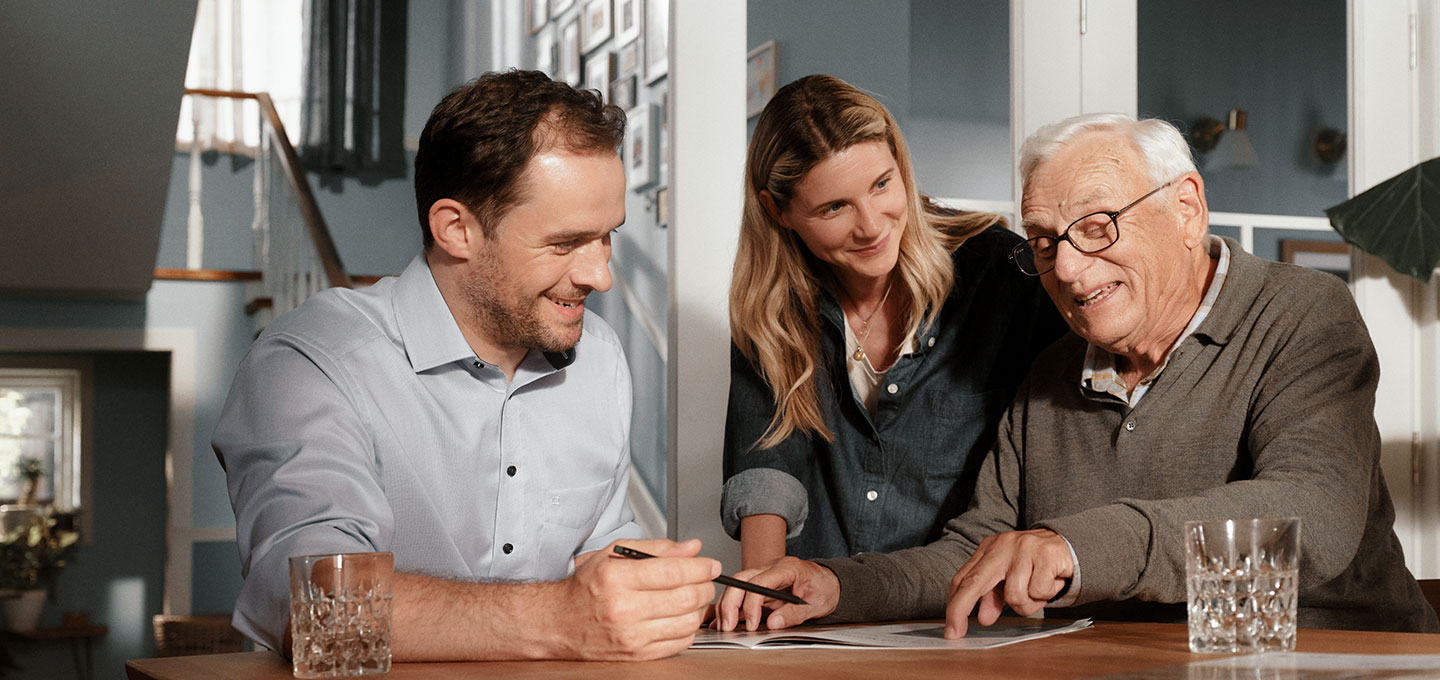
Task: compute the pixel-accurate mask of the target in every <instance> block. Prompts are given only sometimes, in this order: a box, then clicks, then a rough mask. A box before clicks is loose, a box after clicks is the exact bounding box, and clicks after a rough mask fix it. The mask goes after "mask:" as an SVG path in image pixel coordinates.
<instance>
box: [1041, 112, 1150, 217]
mask: <svg viewBox="0 0 1440 680" xmlns="http://www.w3.org/2000/svg"><path fill="white" fill-rule="evenodd" d="M1148 184H1149V167H1148V165H1147V164H1146V162H1145V159H1144V157H1143V156H1142V155H1141V153H1140V150H1139V149H1138V148H1136V146H1135V144H1134V142H1132V141H1131V140H1130V138H1129V136H1127V135H1125V134H1123V133H1119V132H1111V131H1102V132H1092V133H1088V134H1083V135H1081V136H1078V137H1075V138H1073V139H1069V140H1066V141H1065V142H1064V143H1062V144H1061V145H1060V147H1059V149H1058V150H1056V152H1055V153H1054V154H1052V155H1051V156H1050V157H1049V158H1047V159H1046V160H1043V161H1041V162H1040V163H1039V164H1038V165H1036V166H1035V169H1034V170H1033V171H1032V172H1031V173H1030V175H1029V176H1027V177H1025V178H1024V186H1023V188H1022V192H1021V199H1020V203H1021V212H1022V213H1029V212H1030V211H1031V210H1032V209H1035V210H1039V209H1048V210H1055V209H1061V211H1062V212H1068V210H1067V208H1075V209H1083V208H1087V207H1091V206H1095V205H1098V203H1099V202H1104V201H1108V200H1113V199H1116V198H1119V197H1124V196H1128V195H1129V194H1130V193H1133V192H1134V191H1136V190H1137V189H1138V190H1140V191H1141V192H1142V193H1143V191H1145V190H1146V189H1147V188H1148ZM1126 200H1129V199H1128V198H1127V199H1126ZM1101 207H1102V208H1104V209H1109V210H1114V209H1116V208H1119V207H1120V206H1119V205H1110V206H1101ZM1096 209H1100V208H1096ZM1074 216H1077V217H1078V216H1079V213H1077V214H1075V215H1074Z"/></svg>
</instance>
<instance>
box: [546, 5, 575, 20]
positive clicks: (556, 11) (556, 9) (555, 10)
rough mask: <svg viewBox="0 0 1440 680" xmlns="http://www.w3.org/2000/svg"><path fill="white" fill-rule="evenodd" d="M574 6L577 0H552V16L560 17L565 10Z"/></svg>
mask: <svg viewBox="0 0 1440 680" xmlns="http://www.w3.org/2000/svg"><path fill="white" fill-rule="evenodd" d="M574 6H575V0H550V16H551V17H553V18H556V19H559V18H560V15H561V14H564V13H565V10H567V9H570V8H571V7H574Z"/></svg>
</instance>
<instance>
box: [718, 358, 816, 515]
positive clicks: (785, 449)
mask: <svg viewBox="0 0 1440 680" xmlns="http://www.w3.org/2000/svg"><path fill="white" fill-rule="evenodd" d="M774 415H775V400H774V398H773V397H772V396H771V392H770V386H769V385H767V384H766V383H765V380H764V379H763V378H761V377H760V374H759V373H758V372H757V371H756V370H755V369H754V367H753V366H751V364H750V360H748V359H746V358H745V356H744V355H743V354H741V353H740V350H739V349H738V348H736V347H735V345H734V344H731V346H730V401H729V406H728V408H727V411H726V414H725V456H724V466H725V488H724V491H723V493H722V496H721V500H720V521H721V524H722V525H723V526H724V527H725V532H726V533H728V534H730V536H731V537H732V538H737V539H738V538H739V537H740V520H741V519H743V518H745V517H749V516H751V515H767V514H768V515H779V516H780V517H782V518H784V519H785V525H786V529H785V533H786V538H794V537H796V536H798V535H800V531H801V529H803V528H804V527H805V519H806V517H807V516H808V514H809V509H810V497H809V492H808V491H807V485H806V481H807V479H806V478H807V477H808V476H809V469H810V465H809V463H810V461H809V456H810V449H811V448H812V444H811V442H810V439H809V437H808V436H806V435H805V434H802V433H799V432H793V433H791V434H790V436H789V437H787V438H786V439H785V440H784V441H781V442H780V443H779V444H777V445H775V446H773V447H771V448H768V449H761V448H759V446H758V445H757V443H756V442H758V441H759V440H760V438H761V437H763V436H764V434H765V431H766V428H767V427H769V425H770V420H771V419H772V418H773V417H774Z"/></svg>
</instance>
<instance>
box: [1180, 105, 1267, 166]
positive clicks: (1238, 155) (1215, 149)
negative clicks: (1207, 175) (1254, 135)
mask: <svg viewBox="0 0 1440 680" xmlns="http://www.w3.org/2000/svg"><path fill="white" fill-rule="evenodd" d="M1190 144H1191V145H1193V146H1194V147H1195V150H1196V151H1199V152H1201V153H1206V154H1207V155H1208V159H1209V165H1210V167H1212V168H1217V169H1218V168H1253V167H1256V166H1258V165H1260V157H1259V156H1256V155H1255V146H1254V145H1253V144H1251V143H1250V136H1249V135H1248V134H1246V132H1245V110H1244V109H1230V114H1229V116H1228V117H1227V120H1226V122H1224V123H1221V122H1220V121H1218V120H1215V119H1214V118H1201V119H1200V120H1197V121H1195V123H1194V124H1193V125H1191V126H1190Z"/></svg>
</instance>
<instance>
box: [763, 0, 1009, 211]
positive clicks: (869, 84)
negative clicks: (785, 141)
mask: <svg viewBox="0 0 1440 680" xmlns="http://www.w3.org/2000/svg"><path fill="white" fill-rule="evenodd" d="M1009 8H1010V5H1009V3H1008V2H1007V1H1006V0H969V1H967V2H951V1H949V0H908V1H904V2H902V1H893V2H870V1H867V0H843V1H840V2H834V1H831V0H788V1H787V2H768V1H765V0H752V1H751V2H750V3H749V13H748V15H747V22H748V27H747V30H748V33H749V44H750V46H751V47H752V48H753V47H756V46H759V45H761V44H763V43H765V42H767V41H770V40H774V41H776V43H777V44H778V46H779V54H780V59H779V61H780V74H779V75H780V82H781V84H784V83H788V82H790V81H792V80H795V79H796V78H799V77H801V76H805V75H809V74H812V73H826V74H829V75H833V76H836V77H838V78H841V79H842V80H845V81H846V82H848V83H850V84H851V85H854V86H856V87H858V88H860V89H862V90H865V91H867V92H869V93H871V94H872V95H874V96H875V97H876V98H877V99H879V100H880V102H881V103H883V104H885V106H886V108H888V109H890V113H891V114H892V115H894V116H895V119H896V121H897V122H898V123H899V124H900V129H901V131H902V132H903V133H904V134H905V138H906V142H907V143H908V145H909V147H910V154H911V158H912V160H913V161H914V166H915V175H916V181H917V182H918V183H919V185H920V190H921V191H924V192H925V193H928V194H931V195H934V196H940V197H949V198H982V199H991V200H1009V198H1010V174H1011V173H1010V28H1009V26H1010V9H1009ZM751 124H752V129H753V124H754V121H753V119H752V121H751Z"/></svg>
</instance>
